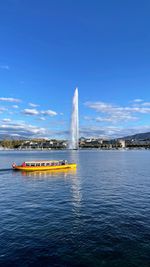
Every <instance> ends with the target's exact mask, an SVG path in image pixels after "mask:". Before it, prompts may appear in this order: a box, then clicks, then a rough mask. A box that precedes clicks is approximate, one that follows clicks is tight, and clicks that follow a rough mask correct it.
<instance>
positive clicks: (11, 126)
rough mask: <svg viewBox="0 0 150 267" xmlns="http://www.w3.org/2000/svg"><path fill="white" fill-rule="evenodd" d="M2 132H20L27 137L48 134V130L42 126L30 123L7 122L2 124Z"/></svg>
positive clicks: (0, 132)
mask: <svg viewBox="0 0 150 267" xmlns="http://www.w3.org/2000/svg"><path fill="white" fill-rule="evenodd" d="M0 134H10V135H12V134H13V135H14V134H18V135H21V136H25V137H34V136H35V137H37V136H41V135H46V134H47V130H46V129H45V128H42V127H38V126H34V125H29V124H26V123H15V122H11V123H8V122H7V123H5V124H1V125H0Z"/></svg>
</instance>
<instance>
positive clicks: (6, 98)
mask: <svg viewBox="0 0 150 267" xmlns="http://www.w3.org/2000/svg"><path fill="white" fill-rule="evenodd" d="M0 101H5V102H21V100H20V99H18V98H12V97H0Z"/></svg>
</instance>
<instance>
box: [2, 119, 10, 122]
mask: <svg viewBox="0 0 150 267" xmlns="http://www.w3.org/2000/svg"><path fill="white" fill-rule="evenodd" d="M2 121H3V122H11V119H2Z"/></svg>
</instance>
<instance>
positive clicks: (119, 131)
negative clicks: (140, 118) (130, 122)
mask: <svg viewBox="0 0 150 267" xmlns="http://www.w3.org/2000/svg"><path fill="white" fill-rule="evenodd" d="M144 132H150V125H144V126H134V127H128V128H124V127H119V126H118V127H114V126H105V127H102V126H101V127H95V126H89V127H81V128H80V136H84V137H99V138H108V139H113V138H119V137H125V136H128V135H133V134H137V133H144Z"/></svg>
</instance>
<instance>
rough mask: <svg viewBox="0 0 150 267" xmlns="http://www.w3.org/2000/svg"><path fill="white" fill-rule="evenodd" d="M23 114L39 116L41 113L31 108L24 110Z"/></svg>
mask: <svg viewBox="0 0 150 267" xmlns="http://www.w3.org/2000/svg"><path fill="white" fill-rule="evenodd" d="M23 113H24V114H26V115H33V116H34V115H38V114H39V111H38V110H36V109H29V108H26V109H24V110H23Z"/></svg>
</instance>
